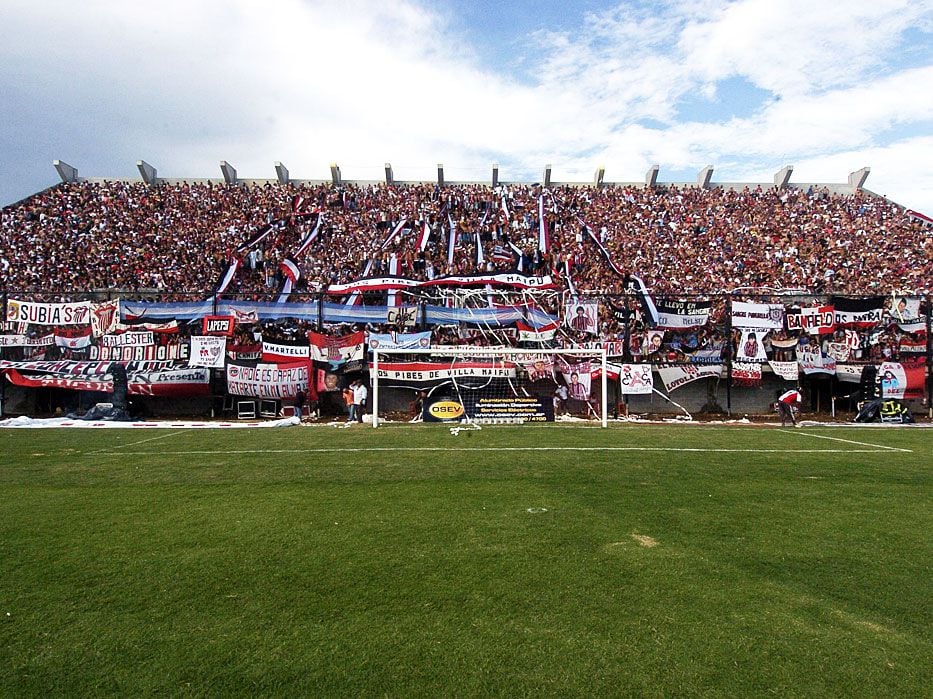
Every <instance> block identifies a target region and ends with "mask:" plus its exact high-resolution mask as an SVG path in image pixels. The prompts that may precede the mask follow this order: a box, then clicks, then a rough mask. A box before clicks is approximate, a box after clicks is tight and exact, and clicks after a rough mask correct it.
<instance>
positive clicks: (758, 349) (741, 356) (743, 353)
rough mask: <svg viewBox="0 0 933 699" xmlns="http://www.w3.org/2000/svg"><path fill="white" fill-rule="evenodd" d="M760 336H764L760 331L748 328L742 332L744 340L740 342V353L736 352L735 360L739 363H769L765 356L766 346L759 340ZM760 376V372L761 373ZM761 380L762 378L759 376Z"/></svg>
mask: <svg viewBox="0 0 933 699" xmlns="http://www.w3.org/2000/svg"><path fill="white" fill-rule="evenodd" d="M759 335H764V333H761V332H760V331H755V330H749V329H747V328H745V329H743V330H742V338H741V339H740V340H739V346H738V351H737V352H736V355H735V358H736V360H737V361H739V362H766V361H768V357H767V355H765V348H764V345H763V344H762V343H761V340H760V339H759ZM759 374H760V372H759ZM759 378H761V377H760V376H759Z"/></svg>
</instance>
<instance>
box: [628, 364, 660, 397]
mask: <svg viewBox="0 0 933 699" xmlns="http://www.w3.org/2000/svg"><path fill="white" fill-rule="evenodd" d="M619 384H620V385H621V387H622V393H624V394H627V395H636V396H637V395H648V394H650V393H652V392H653V391H654V374H652V372H651V365H650V364H620V365H619Z"/></svg>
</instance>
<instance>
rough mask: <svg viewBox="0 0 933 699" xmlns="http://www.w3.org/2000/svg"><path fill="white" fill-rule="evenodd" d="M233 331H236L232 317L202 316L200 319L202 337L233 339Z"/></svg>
mask: <svg viewBox="0 0 933 699" xmlns="http://www.w3.org/2000/svg"><path fill="white" fill-rule="evenodd" d="M234 330H236V318H234V317H233V316H204V318H202V319H201V334H202V335H225V336H226V337H233V332H234Z"/></svg>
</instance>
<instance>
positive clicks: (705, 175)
mask: <svg viewBox="0 0 933 699" xmlns="http://www.w3.org/2000/svg"><path fill="white" fill-rule="evenodd" d="M712 179H713V166H712V165H707V166H706V167H705V168H703V169H702V170H700V172H699V173H698V174H697V184H698V185H699V186H700V187H702V188H703V189H709V183H710V180H712Z"/></svg>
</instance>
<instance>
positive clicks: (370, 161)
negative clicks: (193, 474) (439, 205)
mask: <svg viewBox="0 0 933 699" xmlns="http://www.w3.org/2000/svg"><path fill="white" fill-rule="evenodd" d="M824 5H825V6H824ZM640 7H641V9H638V7H635V8H633V7H629V6H628V5H624V6H623V5H620V6H619V7H618V8H615V9H614V10H612V11H609V12H602V13H595V14H591V15H588V16H587V17H586V18H585V20H583V23H584V29H583V31H577V32H569V31H568V32H564V33H554V32H546V31H539V32H537V33H535V34H534V35H533V36H532V38H531V42H532V45H533V46H534V50H533V51H532V50H531V47H530V48H529V57H528V58H527V59H526V60H525V61H524V63H525V65H532V66H534V67H535V68H536V70H535V71H533V72H532V74H533V75H535V76H536V77H537V82H536V83H534V84H528V83H527V82H526V83H521V82H519V81H518V80H517V79H516V78H513V77H512V76H510V75H508V74H505V73H501V72H492V71H491V70H489V69H483V68H481V67H480V63H479V61H478V60H477V58H476V54H475V53H474V48H473V47H471V46H469V45H468V44H466V43H465V41H464V39H463V37H462V36H459V35H456V34H455V33H454V32H453V30H452V29H451V25H449V24H448V23H447V19H446V18H445V16H444V15H441V14H438V13H436V12H434V11H431V10H429V9H426V8H425V7H424V6H422V5H420V4H418V3H417V2H415V1H414V0H394V1H391V2H389V1H384V2H368V1H365V0H351V1H349V2H338V1H337V0H331V1H327V2H313V3H312V2H305V1H303V0H277V2H275V3H257V2H252V1H248V0H226V1H224V2H218V1H204V2H195V3H191V2H187V1H183V0H165V1H164V2H160V3H156V4H152V3H150V4H139V3H128V2H116V1H115V0H88V2H84V3H79V4H74V3H71V2H65V1H63V0H57V1H47V2H43V3H32V2H25V1H22V0H9V1H8V2H7V3H6V4H5V8H4V20H5V26H6V28H7V30H8V31H7V35H8V41H6V42H5V44H4V45H2V46H0V60H2V61H3V64H4V66H5V71H4V74H3V75H0V88H2V89H3V92H4V94H16V95H17V99H16V104H15V105H12V104H9V103H8V105H7V106H5V107H4V106H0V110H2V112H0V116H3V117H4V120H3V123H2V124H0V147H2V148H3V149H4V152H16V153H17V154H19V153H20V152H21V151H22V150H24V149H25V147H26V146H24V145H23V144H24V143H28V148H29V149H30V151H31V153H32V155H33V157H35V158H36V159H37V161H40V162H38V167H40V168H41V169H42V171H44V172H46V173H48V175H47V176H45V177H46V179H48V180H51V179H52V178H51V175H52V172H51V167H50V165H49V161H50V160H51V159H52V158H55V157H61V158H63V159H66V160H69V159H71V160H76V162H73V163H72V164H74V165H76V166H78V167H79V169H80V171H81V174H83V175H108V176H132V175H134V174H135V172H134V168H133V163H134V162H135V160H136V159H137V158H145V159H146V160H149V161H150V162H152V163H153V164H154V165H156V166H157V167H158V168H159V172H160V174H161V175H164V176H192V177H195V176H201V177H203V176H212V177H216V176H218V174H219V170H218V169H217V162H218V161H219V160H220V159H226V160H229V161H230V162H231V163H233V164H234V165H235V166H236V167H237V169H238V172H239V173H240V175H241V176H243V177H253V176H258V177H271V176H272V174H273V171H272V163H273V161H275V160H281V161H283V162H285V164H286V165H287V166H288V167H289V169H290V171H291V174H292V176H293V177H298V178H322V179H323V178H327V177H328V176H329V173H328V164H329V163H330V162H333V161H336V162H338V163H340V164H341V169H342V171H343V174H344V176H345V177H347V178H354V177H360V178H373V179H376V178H380V177H381V176H382V164H383V163H384V162H385V161H390V162H392V163H393V166H394V167H395V173H396V176H397V177H399V178H402V179H418V178H425V179H430V178H433V177H434V176H435V174H436V169H435V168H436V164H437V163H438V162H443V163H444V164H445V166H446V171H447V177H448V178H449V179H486V178H488V177H489V166H490V164H491V162H493V161H498V162H500V163H501V165H502V167H501V169H500V176H501V177H502V178H503V179H526V178H529V179H537V178H539V177H540V176H541V171H542V168H543V166H544V164H545V163H552V164H553V165H554V168H555V169H554V177H555V179H578V180H589V179H590V178H591V177H592V175H593V171H594V170H595V167H596V165H598V164H604V165H606V167H607V177H608V178H610V179H622V180H636V181H641V180H642V179H643V177H644V172H645V170H646V169H647V167H648V166H649V165H651V164H653V163H659V164H660V165H661V166H662V178H663V176H664V171H665V169H671V168H674V169H686V170H690V171H698V170H699V169H700V168H701V167H703V166H704V165H706V164H707V163H713V164H715V165H717V166H719V165H726V166H728V167H729V168H730V169H731V168H735V169H736V170H737V171H739V172H754V171H758V170H759V169H760V170H765V171H767V172H769V173H773V172H774V171H775V170H777V169H778V168H779V167H780V166H781V165H782V164H783V163H784V162H786V161H788V160H795V161H796V164H797V165H798V167H802V165H801V164H802V163H807V162H820V163H827V167H828V164H830V163H832V164H833V172H835V173H836V174H835V175H834V178H833V179H837V180H839V179H843V178H844V175H845V173H848V172H849V171H851V170H853V169H856V168H857V167H860V166H861V165H863V164H869V165H872V167H873V172H872V176H871V179H870V180H869V182H870V183H878V182H887V180H885V179H884V174H883V171H884V170H885V169H886V168H888V167H890V168H891V170H892V171H895V172H915V173H917V177H918V178H920V177H924V176H926V177H928V176H929V170H928V169H924V168H923V165H922V161H923V160H924V157H923V155H922V154H924V153H925V155H926V156H927V157H926V160H927V161H931V160H933V154H931V152H930V144H929V141H928V140H927V139H923V138H920V139H913V140H911V141H907V140H905V138H903V137H901V138H899V137H898V129H899V128H901V127H904V126H907V127H911V126H916V125H918V124H919V125H921V126H922V125H923V124H927V125H928V124H929V115H930V114H933V97H931V93H930V91H929V90H926V89H925V88H924V86H925V85H929V84H933V67H930V66H929V65H925V66H923V65H919V66H918V65H907V66H901V65H899V64H898V63H897V61H896V60H894V58H892V56H893V55H894V53H895V52H896V49H897V47H898V42H899V41H900V38H901V36H902V34H903V32H904V31H905V30H906V28H907V27H910V26H915V27H922V26H924V24H926V25H929V23H930V21H931V14H933V13H931V10H930V3H929V1H926V2H922V3H917V2H907V1H906V0H898V1H897V2H884V3H877V2H867V1H865V2H863V1H862V0H859V1H858V2H855V1H853V2H851V3H847V4H846V6H845V10H844V11H843V10H841V9H840V8H839V7H835V6H832V4H831V3H830V4H825V3H824V4H821V3H815V2H812V1H811V2H807V3H803V2H797V1H796V0H795V1H794V2H783V3H780V4H777V3H768V2H763V1H760V0H742V1H740V2H732V3H726V2H718V1H716V0H703V1H702V2H699V3H692V4H690V5H683V4H680V3H674V2H669V3H648V4H645V5H641V6H640ZM571 11H573V8H572V6H568V12H571ZM533 61H538V64H537V65H535V64H534V63H533ZM736 76H737V77H741V78H743V79H745V80H746V81H748V82H749V83H752V84H754V85H757V86H759V87H761V88H763V89H765V90H768V91H770V92H771V93H773V94H774V95H775V96H776V97H780V99H771V100H767V101H765V102H764V103H762V104H761V105H758V106H757V107H756V108H754V109H752V110H750V111H749V112H748V113H742V114H738V115H737V116H736V117H734V118H733V119H731V120H730V121H728V122H726V123H692V122H684V121H682V115H679V111H678V110H679V109H680V107H681V105H682V101H683V100H684V98H685V97H686V96H692V95H694V94H700V95H705V96H706V98H707V99H709V100H712V101H715V95H716V93H717V87H718V85H719V83H720V81H722V80H724V79H727V78H731V77H736ZM648 119H650V120H653V121H652V122H651V123H654V124H657V125H658V127H657V128H649V127H646V126H645V125H644V124H643V123H641V122H642V121H643V120H648ZM27 139H28V140H27ZM892 141H894V143H891V142H892ZM906 143H909V144H911V146H910V147H911V148H915V149H919V153H915V152H913V151H910V148H908V147H907V146H904V145H903V144H906ZM924 148H925V149H926V151H923V150H922V149H924ZM897 156H902V157H904V158H905V163H906V164H907V165H906V166H899V165H898V164H897V162H896V160H895V158H896V157H897ZM872 157H877V158H878V160H877V161H875V162H872V161H871V158H872ZM21 158H22V156H21V155H18V156H17V159H18V160H21ZM846 159H850V160H849V161H847V162H843V161H846ZM4 161H7V162H4ZM769 163H770V164H769ZM29 165H30V167H31V166H32V164H29ZM0 168H3V172H2V173H0V180H3V181H9V180H10V179H17V180H19V179H25V177H26V175H25V174H24V173H25V171H26V169H27V168H26V166H25V165H24V164H23V163H21V162H18V163H16V164H15V165H13V166H11V164H10V163H9V161H8V159H7V158H4V159H0ZM16 168H21V170H17V169H16ZM720 176H722V178H724V179H725V178H729V179H733V178H734V177H736V176H737V175H733V174H732V173H731V172H729V173H727V172H724V171H723V170H721V169H717V178H719V177H720ZM898 177H901V176H900V175H898ZM767 180H770V174H769V175H768V177H767ZM928 181H929V180H927V182H928ZM902 184H903V183H900V184H899V185H898V186H901V185H902ZM4 186H6V185H4ZM903 186H905V189H897V190H896V191H894V190H891V191H889V192H888V193H889V194H892V196H895V198H898V197H902V196H903V197H906V196H908V195H909V196H910V197H921V198H919V199H906V198H905V199H904V201H903V203H905V204H908V205H912V206H915V207H916V208H923V207H925V208H926V209H927V210H931V209H933V197H931V195H930V194H929V190H928V189H927V188H925V187H924V186H917V187H909V186H908V185H903ZM901 192H905V194H904V195H901V194H900V193H901ZM924 192H926V193H924ZM23 193H25V192H23ZM4 196H6V194H4Z"/></svg>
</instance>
